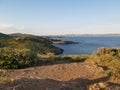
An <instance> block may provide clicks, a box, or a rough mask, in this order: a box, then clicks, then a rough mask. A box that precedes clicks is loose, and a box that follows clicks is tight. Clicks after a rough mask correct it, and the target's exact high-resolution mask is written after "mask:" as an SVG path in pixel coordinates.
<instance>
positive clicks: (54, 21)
mask: <svg viewBox="0 0 120 90" xmlns="http://www.w3.org/2000/svg"><path fill="white" fill-rule="evenodd" d="M0 32H2V33H6V34H8V33H27V34H35V35H63V34H104V33H105V34H106V33H119V34H120V0H0Z"/></svg>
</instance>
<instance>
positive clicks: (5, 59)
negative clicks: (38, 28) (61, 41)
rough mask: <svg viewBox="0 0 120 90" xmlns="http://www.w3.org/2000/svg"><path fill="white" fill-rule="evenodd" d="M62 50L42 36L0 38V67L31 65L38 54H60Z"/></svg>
mask: <svg viewBox="0 0 120 90" xmlns="http://www.w3.org/2000/svg"><path fill="white" fill-rule="evenodd" d="M2 35H4V34H2ZM6 36H8V35H6ZM62 52H63V50H62V49H60V48H57V47H55V46H53V45H51V44H50V40H49V39H47V38H43V37H38V36H32V35H21V36H10V38H1V39H0V68H2V69H17V68H24V67H28V66H33V65H36V64H37V62H38V61H39V59H38V56H37V55H38V54H47V53H54V54H60V53H62Z"/></svg>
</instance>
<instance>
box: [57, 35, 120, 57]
mask: <svg viewBox="0 0 120 90" xmlns="http://www.w3.org/2000/svg"><path fill="white" fill-rule="evenodd" d="M59 39H61V40H70V41H76V42H79V44H69V45H55V46H57V47H60V48H62V49H64V52H63V54H62V55H69V54H91V53H92V52H94V51H96V50H97V49H98V48H99V47H120V36H81V37H67V38H59Z"/></svg>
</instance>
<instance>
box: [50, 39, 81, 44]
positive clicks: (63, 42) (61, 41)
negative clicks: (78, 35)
mask: <svg viewBox="0 0 120 90" xmlns="http://www.w3.org/2000/svg"><path fill="white" fill-rule="evenodd" d="M78 43H79V42H74V41H64V40H58V39H52V44H78Z"/></svg>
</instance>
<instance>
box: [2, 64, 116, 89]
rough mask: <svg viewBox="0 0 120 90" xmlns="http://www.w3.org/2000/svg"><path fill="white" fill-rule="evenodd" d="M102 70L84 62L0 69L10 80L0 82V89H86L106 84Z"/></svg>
mask: <svg viewBox="0 0 120 90" xmlns="http://www.w3.org/2000/svg"><path fill="white" fill-rule="evenodd" d="M102 71H103V70H102V68H99V67H97V66H95V65H93V66H91V65H88V64H86V63H70V64H57V65H49V66H41V67H32V68H27V69H21V70H7V71H1V72H0V73H1V74H4V75H5V76H6V77H8V78H10V79H11V82H10V83H6V84H1V85H0V90H87V89H88V86H90V85H93V86H94V84H95V83H98V85H97V86H99V87H102V88H103V87H107V86H108V85H105V83H101V82H106V81H107V80H108V78H107V77H105V76H103V75H102V74H101V72H102ZM99 84H100V85H101V86H100V85H99ZM93 86H90V89H91V90H95V87H97V86H94V87H93ZM92 88H93V89H92ZM96 90H100V89H96ZM110 90H112V89H110ZM116 90H117V89H116Z"/></svg>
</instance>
